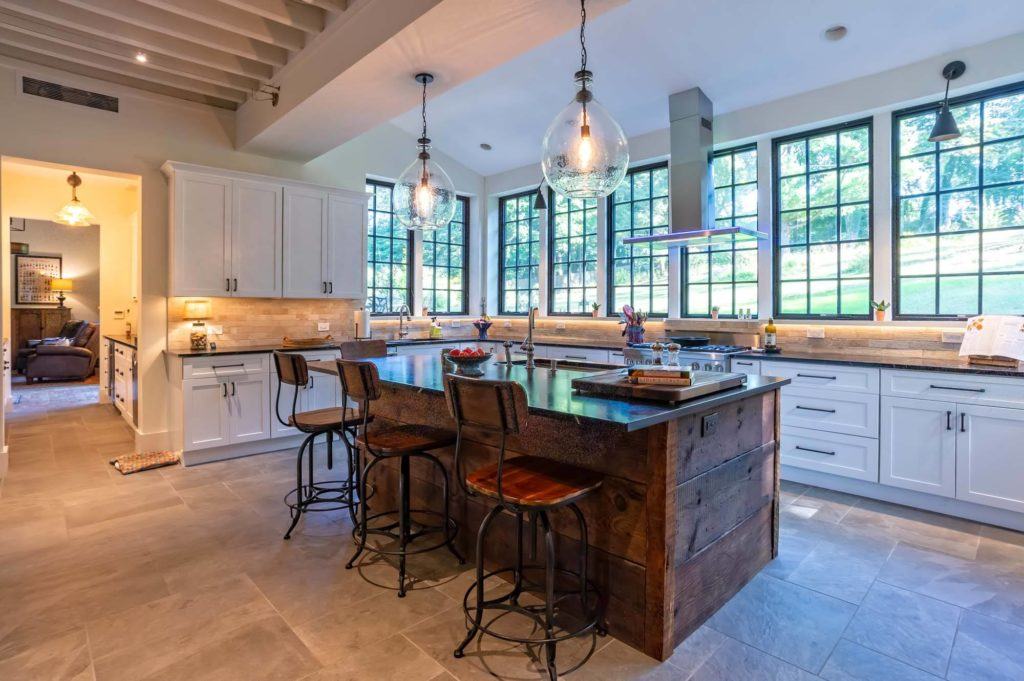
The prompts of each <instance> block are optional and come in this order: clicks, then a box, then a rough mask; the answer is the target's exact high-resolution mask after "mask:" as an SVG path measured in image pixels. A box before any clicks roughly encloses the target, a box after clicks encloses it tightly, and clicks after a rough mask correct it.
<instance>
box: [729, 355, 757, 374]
mask: <svg viewBox="0 0 1024 681" xmlns="http://www.w3.org/2000/svg"><path fill="white" fill-rule="evenodd" d="M729 370H730V371H732V372H733V373H736V374H751V375H754V376H756V375H758V374H760V373H761V360H759V359H734V360H732V361H731V362H729Z"/></svg>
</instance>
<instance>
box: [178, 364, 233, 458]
mask: <svg viewBox="0 0 1024 681" xmlns="http://www.w3.org/2000/svg"><path fill="white" fill-rule="evenodd" d="M230 388H231V386H230V385H229V381H226V380H223V381H222V380H218V379H202V380H198V381H185V382H184V384H183V391H182V393H183V398H184V400H185V405H184V418H185V450H186V451H193V450H196V449H208V448H210V447H222V446H224V445H226V444H228V443H229V441H230V430H229V428H228V421H229V419H230V417H229V414H228V399H227V397H226V396H225V394H226V393H227V392H228V391H229V390H230Z"/></svg>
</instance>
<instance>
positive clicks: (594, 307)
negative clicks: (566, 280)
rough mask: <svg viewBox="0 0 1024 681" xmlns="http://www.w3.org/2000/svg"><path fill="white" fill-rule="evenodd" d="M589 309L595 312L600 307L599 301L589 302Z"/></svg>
mask: <svg viewBox="0 0 1024 681" xmlns="http://www.w3.org/2000/svg"><path fill="white" fill-rule="evenodd" d="M590 309H591V310H593V311H594V312H597V311H598V310H600V309H601V303H591V304H590Z"/></svg>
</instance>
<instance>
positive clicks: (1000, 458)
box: [954, 404, 1024, 512]
mask: <svg viewBox="0 0 1024 681" xmlns="http://www.w3.org/2000/svg"><path fill="white" fill-rule="evenodd" d="M957 407H958V410H959V414H958V415H957V420H956V423H955V424H954V427H955V429H956V456H957V470H956V496H957V498H958V499H963V500H964V501H973V502H976V503H979V504H986V505H988V506H997V507H999V508H1005V509H1007V510H1010V511H1018V512H1024V410H1021V409H1005V408H1002V407H988V406H982V405H974V404H958V405H957Z"/></svg>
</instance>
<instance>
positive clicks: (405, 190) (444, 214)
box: [393, 159, 455, 230]
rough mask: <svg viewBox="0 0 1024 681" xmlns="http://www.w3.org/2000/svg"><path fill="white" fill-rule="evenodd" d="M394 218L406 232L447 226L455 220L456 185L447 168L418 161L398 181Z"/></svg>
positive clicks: (395, 193) (431, 161) (430, 160)
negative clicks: (446, 170)
mask: <svg viewBox="0 0 1024 681" xmlns="http://www.w3.org/2000/svg"><path fill="white" fill-rule="evenodd" d="M393 197H394V207H395V218H396V219H397V220H398V222H399V223H400V224H401V225H402V226H404V227H406V228H407V229H421V230H431V229H437V228H438V227H444V226H445V225H447V224H448V223H449V222H451V220H452V218H453V217H455V185H454V184H452V181H451V178H449V177H448V174H447V173H446V172H445V171H444V169H443V168H442V167H441V166H439V165H438V164H437V162H436V161H434V160H433V159H429V161H428V165H427V170H426V173H424V169H423V159H416V160H415V161H413V162H412V163H410V164H409V166H408V167H407V168H406V169H405V170H404V171H402V174H401V175H400V176H399V177H398V181H397V182H395V190H394V194H393Z"/></svg>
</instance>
